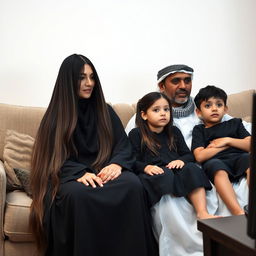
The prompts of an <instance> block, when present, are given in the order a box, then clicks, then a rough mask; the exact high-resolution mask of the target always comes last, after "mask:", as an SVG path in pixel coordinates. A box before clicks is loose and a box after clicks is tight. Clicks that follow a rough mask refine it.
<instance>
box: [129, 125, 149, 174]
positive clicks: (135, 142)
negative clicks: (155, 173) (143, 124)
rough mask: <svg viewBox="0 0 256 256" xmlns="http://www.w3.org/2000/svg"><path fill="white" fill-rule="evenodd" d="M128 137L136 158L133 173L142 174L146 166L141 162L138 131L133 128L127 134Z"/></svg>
mask: <svg viewBox="0 0 256 256" xmlns="http://www.w3.org/2000/svg"><path fill="white" fill-rule="evenodd" d="M128 136H129V139H130V142H131V144H132V149H133V154H134V155H135V157H136V164H135V171H136V172H137V173H144V169H145V167H146V166H147V165H148V164H147V163H146V162H144V161H143V160H142V152H141V136H140V133H139V129H138V128H133V129H132V130H131V131H130V132H129V135H128Z"/></svg>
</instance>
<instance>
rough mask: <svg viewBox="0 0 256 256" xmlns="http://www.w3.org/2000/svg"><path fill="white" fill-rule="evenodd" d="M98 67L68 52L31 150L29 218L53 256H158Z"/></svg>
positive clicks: (128, 152)
mask: <svg viewBox="0 0 256 256" xmlns="http://www.w3.org/2000/svg"><path fill="white" fill-rule="evenodd" d="M133 163H134V158H133V156H132V151H131V147H130V144H129V141H128V139H127V136H126V134H125V132H124V130H123V127H122V124H121V121H120V119H119V118H118V116H117V115H116V113H115V112H114V111H113V109H112V108H111V107H110V106H109V105H107V104H106V102H105V99H104V96H103V92H102V89H101V85H100V81H99V78H98V75H97V72H96V70H95V68H94V66H93V64H92V63H91V61H90V60H89V59H88V58H86V57H84V56H82V55H77V54H74V55H71V56H69V57H67V58H66V59H65V60H64V61H63V63H62V65H61V67H60V70H59V74H58V77H57V81H56V84H55V88H54V91H53V95H52V99H51V102H50V104H49V106H48V108H47V110H46V113H45V115H44V117H43V119H42V122H41V124H40V127H39V130H38V134H37V137H36V140H35V145H34V150H33V154H32V173H31V188H32V194H33V202H32V206H31V214H30V223H31V227H32V230H33V233H34V234H35V237H36V242H37V245H38V248H39V251H41V252H43V254H44V255H51V256H57V255H58V256H59V255H61V256H72V255H74V256H82V255H86V256H102V255H111V256H121V255H122V256H148V255H152V256H153V255H157V250H156V247H155V241H154V239H153V237H152V233H151V226H150V222H149V212H148V211H147V208H146V204H145V199H144V192H143V188H142V185H141V183H140V181H139V179H138V178H137V176H136V175H134V174H133V173H132V172H131V170H132V169H131V168H132V165H133Z"/></svg>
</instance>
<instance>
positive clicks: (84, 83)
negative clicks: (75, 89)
mask: <svg viewBox="0 0 256 256" xmlns="http://www.w3.org/2000/svg"><path fill="white" fill-rule="evenodd" d="M94 85H95V81H94V77H93V71H92V68H91V66H90V65H88V64H84V68H83V70H82V72H81V74H80V88H79V97H80V98H83V99H89V98H90V97H91V95H92V91H93V88H94Z"/></svg>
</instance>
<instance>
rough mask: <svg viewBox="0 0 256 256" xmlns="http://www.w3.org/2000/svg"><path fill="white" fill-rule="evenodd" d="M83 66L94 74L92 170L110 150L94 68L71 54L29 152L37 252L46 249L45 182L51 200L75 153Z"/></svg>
mask: <svg viewBox="0 0 256 256" xmlns="http://www.w3.org/2000/svg"><path fill="white" fill-rule="evenodd" d="M85 64H88V65H89V66H90V67H91V68H92V71H93V77H94V81H95V86H94V88H93V92H92V95H91V97H90V102H92V104H93V105H94V107H95V109H96V111H97V122H98V123H97V136H98V138H99V152H98V155H97V158H96V160H95V162H94V163H93V164H92V166H93V167H94V168H95V169H100V168H101V167H103V165H104V163H105V162H106V161H107V160H108V159H109V157H110V154H111V150H112V145H113V134H112V124H111V120H110V116H109V112H108V108H107V104H106V102H105V99H104V95H103V92H102V88H101V84H100V80H99V77H98V74H97V72H96V69H95V67H94V65H93V64H92V62H91V61H90V60H89V59H88V58H86V57H85V56H82V55H78V54H73V55H71V56H69V57H67V58H66V59H65V60H64V61H63V63H62V64H61V67H60V69H59V73H58V76H57V80H56V83H55V87H54V90H53V94H52V98H51V100H50V104H49V106H48V108H47V110H46V112H45V114H44V117H43V119H42V121H41V123H40V126H39V129H38V132H37V136H36V139H35V144H34V148H33V152H32V159H31V176H30V186H31V190H32V199H33V201H32V205H31V212H30V225H31V228H32V232H33V233H34V235H35V238H36V243H37V247H38V249H39V250H43V249H45V246H46V239H45V234H44V230H43V216H44V198H45V195H46V191H47V186H48V183H49V181H50V182H51V188H52V191H51V192H52V194H51V200H52V201H53V200H54V197H55V196H56V193H57V191H58V188H59V183H60V181H59V177H58V173H59V171H60V168H61V166H62V165H63V163H64V162H65V160H66V159H67V158H68V157H69V156H70V155H71V154H72V153H74V152H75V153H76V152H77V150H76V147H75V145H74V141H73V133H74V130H75V127H76V124H77V119H78V100H79V89H80V83H81V80H80V75H81V72H82V71H83V68H84V65H85Z"/></svg>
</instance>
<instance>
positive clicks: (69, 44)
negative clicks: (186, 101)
mask: <svg viewBox="0 0 256 256" xmlns="http://www.w3.org/2000/svg"><path fill="white" fill-rule="evenodd" d="M255 10H256V1H255V0H243V1H242V0H214V1H213V0H183V1H179V0H129V1H120V0H119V1H118V0H108V1H103V0H102V1H100V0H91V1H87V0H73V1H68V0H55V1H52V0H44V1H39V0H24V1H19V0H0V34H1V39H0V102H2V103H10V104H13V103H15V104H18V105H32V106H47V105H48V103H49V100H50V97H51V93H52V89H53V86H54V83H55V79H56V76H57V72H58V69H59V66H60V64H61V62H62V60H63V59H64V58H65V57H67V56H68V55H70V54H72V53H81V54H84V55H86V56H87V57H89V58H90V59H91V60H92V62H93V63H94V64H95V66H96V69H97V71H98V74H99V76H100V79H101V82H102V85H103V88H104V92H105V96H106V99H107V101H110V102H113V103H116V102H127V103H132V102H135V101H137V99H138V98H139V97H141V96H143V95H144V94H145V93H147V92H149V91H153V90H155V89H156V73H157V71H158V70H159V69H161V68H163V67H165V66H167V65H170V64H175V63H185V64H188V65H190V66H192V67H193V68H194V69H195V76H194V81H193V91H192V95H195V93H196V92H197V91H198V90H199V88H200V87H202V86H205V85H207V84H215V85H217V86H219V87H222V88H224V89H225V90H226V91H227V93H235V92H239V91H241V90H244V89H250V88H255V89H256V82H255V67H256V33H255V25H256V20H255Z"/></svg>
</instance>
